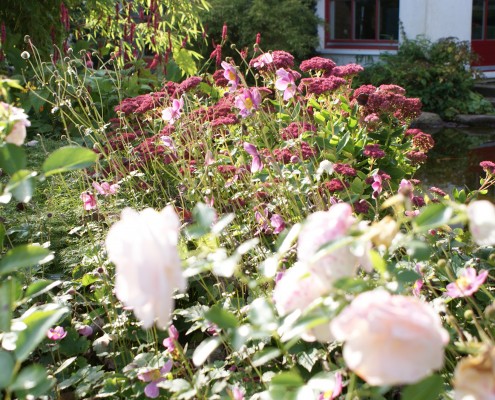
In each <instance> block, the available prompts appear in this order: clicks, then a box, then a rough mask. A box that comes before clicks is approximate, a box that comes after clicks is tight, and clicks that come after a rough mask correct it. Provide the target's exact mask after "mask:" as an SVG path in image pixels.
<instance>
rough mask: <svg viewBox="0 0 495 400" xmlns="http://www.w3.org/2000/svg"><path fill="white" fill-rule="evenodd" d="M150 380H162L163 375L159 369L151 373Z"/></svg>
mask: <svg viewBox="0 0 495 400" xmlns="http://www.w3.org/2000/svg"><path fill="white" fill-rule="evenodd" d="M149 374H150V378H151V380H152V381H157V380H158V379H160V378H161V377H162V373H161V372H160V370H159V369H155V370H153V371H150V373H149Z"/></svg>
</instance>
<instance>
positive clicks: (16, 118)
mask: <svg viewBox="0 0 495 400" xmlns="http://www.w3.org/2000/svg"><path fill="white" fill-rule="evenodd" d="M0 107H1V108H0V119H7V120H8V122H10V123H12V124H13V125H12V129H11V130H10V132H9V133H8V134H7V136H6V137H5V141H6V142H7V143H12V144H15V145H17V146H21V145H22V144H23V143H24V140H25V139H26V127H27V126H31V122H29V120H28V116H27V114H26V113H25V112H24V110H23V109H22V108H18V107H14V106H11V105H10V104H7V103H3V102H0Z"/></svg>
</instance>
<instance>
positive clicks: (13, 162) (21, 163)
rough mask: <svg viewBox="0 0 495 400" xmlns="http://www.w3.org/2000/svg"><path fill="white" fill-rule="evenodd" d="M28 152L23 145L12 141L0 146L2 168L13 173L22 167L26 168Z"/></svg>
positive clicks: (8, 172)
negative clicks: (17, 144)
mask: <svg viewBox="0 0 495 400" xmlns="http://www.w3.org/2000/svg"><path fill="white" fill-rule="evenodd" d="M26 165H27V158H26V152H25V151H24V149H23V148H22V147H19V146H16V145H15V144H12V143H5V144H4V145H3V146H0V168H2V169H3V170H4V171H5V172H6V173H7V174H9V175H12V174H13V173H15V172H17V171H19V170H20V169H23V168H26Z"/></svg>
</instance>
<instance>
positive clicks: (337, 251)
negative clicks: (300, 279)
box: [297, 203, 369, 285]
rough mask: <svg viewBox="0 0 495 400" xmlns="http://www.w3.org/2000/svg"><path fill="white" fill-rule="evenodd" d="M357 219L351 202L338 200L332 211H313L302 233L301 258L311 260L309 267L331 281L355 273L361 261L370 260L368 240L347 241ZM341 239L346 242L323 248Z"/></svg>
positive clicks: (298, 256) (299, 245)
mask: <svg viewBox="0 0 495 400" xmlns="http://www.w3.org/2000/svg"><path fill="white" fill-rule="evenodd" d="M355 222H356V219H355V218H354V217H353V216H352V207H351V206H350V205H349V204H347V203H338V204H334V205H333V206H332V207H330V209H329V210H328V211H318V212H315V213H313V214H311V215H310V216H309V217H308V218H307V220H306V222H305V223H304V226H303V228H302V230H301V232H300V234H299V239H298V245H297V258H298V260H299V261H301V262H302V263H305V264H307V266H308V270H309V271H311V272H313V273H314V274H316V275H317V276H318V277H319V278H320V279H322V280H323V281H324V282H326V284H327V285H331V284H332V283H333V282H334V281H336V280H338V279H340V278H344V277H347V276H353V275H354V273H355V272H356V270H357V268H358V266H359V265H360V264H364V266H367V264H368V263H367V257H366V256H367V251H366V250H367V249H366V243H363V244H357V243H353V246H351V243H350V242H346V241H347V239H349V237H348V236H347V235H348V234H349V233H350V229H351V227H352V226H353V225H354V224H355ZM337 241H342V243H339V244H337V245H335V246H331V247H329V248H328V249H325V250H323V249H320V248H321V247H322V246H324V245H326V244H327V243H330V242H337ZM354 244H355V246H354ZM368 244H369V243H368Z"/></svg>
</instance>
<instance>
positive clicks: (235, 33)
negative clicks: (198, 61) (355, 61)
mask: <svg viewBox="0 0 495 400" xmlns="http://www.w3.org/2000/svg"><path fill="white" fill-rule="evenodd" d="M210 4H211V10H210V11H208V12H207V13H204V15H203V16H202V20H203V23H204V25H205V27H207V34H208V36H209V38H210V39H211V40H210V47H208V49H204V55H205V56H208V55H209V53H210V52H211V50H212V47H211V41H215V42H216V43H218V42H220V39H221V36H222V28H223V24H224V23H225V24H226V25H227V27H228V30H227V34H228V40H229V42H230V43H235V44H236V46H237V48H239V49H243V48H246V47H248V48H252V46H253V44H254V43H255V41H256V35H257V34H258V33H261V42H260V47H261V48H262V49H263V50H285V51H288V52H289V53H291V54H292V55H294V57H295V58H296V59H298V60H304V59H305V58H307V57H309V56H310V55H312V54H313V53H314V51H315V48H316V47H317V46H318V32H317V26H318V23H319V20H318V17H317V16H316V13H315V6H316V1H314V0H281V1H279V0H248V1H245V0H213V1H210ZM224 55H234V53H233V52H232V51H231V50H230V49H224Z"/></svg>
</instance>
